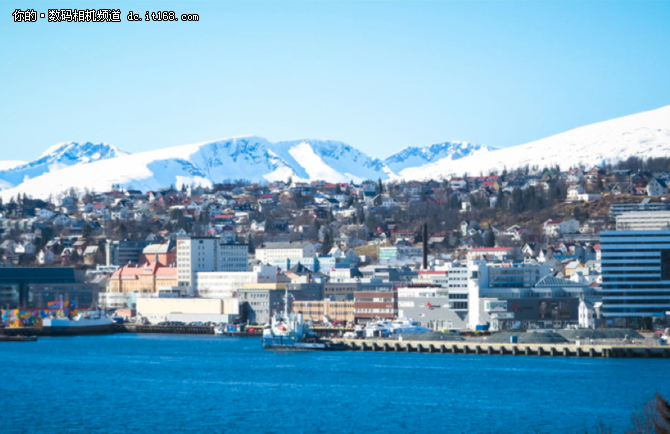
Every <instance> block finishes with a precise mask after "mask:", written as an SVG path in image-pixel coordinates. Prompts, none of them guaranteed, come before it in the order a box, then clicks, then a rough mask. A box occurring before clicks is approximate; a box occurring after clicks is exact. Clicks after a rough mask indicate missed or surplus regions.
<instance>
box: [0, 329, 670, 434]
mask: <svg viewBox="0 0 670 434" xmlns="http://www.w3.org/2000/svg"><path fill="white" fill-rule="evenodd" d="M0 367H1V369H2V370H1V371H0V372H1V374H0V433H4V434H13V433H28V432H30V433H154V432H155V433H184V432H202V433H238V432H244V433H283V434H288V433H291V434H294V433H329V434H330V433H434V432H440V433H493V432H495V433H520V432H521V433H523V432H526V433H537V432H542V433H573V432H574V433H584V432H585V428H586V429H588V432H596V429H595V428H596V425H597V424H598V423H600V422H604V423H605V425H606V426H609V427H612V428H613V432H623V431H624V430H625V429H627V428H629V427H630V420H631V415H632V413H633V412H634V411H635V408H636V406H637V407H640V406H642V405H644V403H645V402H646V401H648V400H649V399H651V398H653V396H654V392H656V391H658V392H660V393H661V394H662V395H664V396H665V397H666V398H670V377H669V375H670V363H669V362H668V361H667V360H663V359H589V358H579V359H577V358H562V357H556V358H551V357H512V356H488V355H481V356H477V355H463V354H456V355H453V354H416V353H413V354H404V353H371V352H366V353H362V352H327V353H324V352H295V353H287V352H271V351H266V350H263V349H262V348H261V342H260V339H257V338H223V337H214V336H186V335H181V336H179V335H177V336H175V335H172V336H166V335H135V334H118V335H110V336H88V337H69V338H40V340H39V341H38V342H33V343H31V342H24V343H0Z"/></svg>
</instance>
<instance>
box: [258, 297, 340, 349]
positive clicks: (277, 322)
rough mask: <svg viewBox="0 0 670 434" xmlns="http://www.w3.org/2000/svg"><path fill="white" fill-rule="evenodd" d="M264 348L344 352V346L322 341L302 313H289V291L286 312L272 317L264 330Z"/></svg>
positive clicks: (286, 298) (285, 306)
mask: <svg viewBox="0 0 670 434" xmlns="http://www.w3.org/2000/svg"><path fill="white" fill-rule="evenodd" d="M263 348H266V349H269V350H289V351H310V350H321V351H326V350H342V349H344V346H343V345H341V344H335V343H333V342H331V341H329V340H326V339H320V338H319V337H317V336H316V335H315V334H314V332H312V331H311V329H310V328H309V326H308V325H307V324H306V323H305V320H304V319H303V316H302V314H301V313H295V312H289V311H288V290H287V291H286V293H285V295H284V312H279V313H277V314H276V315H274V316H273V317H272V319H271V320H270V324H268V325H267V326H265V327H264V328H263Z"/></svg>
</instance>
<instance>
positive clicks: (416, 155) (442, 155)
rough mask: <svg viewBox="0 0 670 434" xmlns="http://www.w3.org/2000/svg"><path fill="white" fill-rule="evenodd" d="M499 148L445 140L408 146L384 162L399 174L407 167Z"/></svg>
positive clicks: (451, 159) (450, 159) (456, 158)
mask: <svg viewBox="0 0 670 434" xmlns="http://www.w3.org/2000/svg"><path fill="white" fill-rule="evenodd" d="M497 149H498V148H494V147H491V146H487V145H481V144H478V143H470V142H444V143H436V144H433V145H430V146H425V147H417V146H408V147H406V148H404V149H401V150H400V151H398V152H396V153H395V154H392V155H391V156H389V157H388V158H386V159H385V160H384V164H386V166H388V168H389V169H391V170H392V171H393V172H394V173H396V174H397V173H400V172H401V171H403V170H405V169H408V168H411V167H417V166H422V165H424V164H428V163H433V162H435V161H439V160H442V159H447V160H449V161H453V160H458V159H460V158H464V157H469V156H472V155H475V154H477V155H479V154H483V153H487V152H491V151H494V150H497Z"/></svg>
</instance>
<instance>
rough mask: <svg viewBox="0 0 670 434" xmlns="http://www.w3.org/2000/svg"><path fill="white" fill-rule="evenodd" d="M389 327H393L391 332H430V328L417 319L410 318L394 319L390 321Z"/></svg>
mask: <svg viewBox="0 0 670 434" xmlns="http://www.w3.org/2000/svg"><path fill="white" fill-rule="evenodd" d="M391 327H393V333H394V334H399V333H428V332H432V331H433V330H432V329H429V328H428V327H424V326H422V325H421V323H420V322H419V321H413V320H411V319H410V318H407V317H405V318H402V319H400V318H399V319H396V320H393V321H392V322H391Z"/></svg>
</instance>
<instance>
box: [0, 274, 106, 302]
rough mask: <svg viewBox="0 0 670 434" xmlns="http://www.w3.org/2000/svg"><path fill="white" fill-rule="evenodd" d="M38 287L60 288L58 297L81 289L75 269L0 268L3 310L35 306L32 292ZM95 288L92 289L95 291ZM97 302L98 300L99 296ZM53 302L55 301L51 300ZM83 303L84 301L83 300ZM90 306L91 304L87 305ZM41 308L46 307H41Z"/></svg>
mask: <svg viewBox="0 0 670 434" xmlns="http://www.w3.org/2000/svg"><path fill="white" fill-rule="evenodd" d="M38 285H49V286H50V287H52V288H58V289H59V291H60V292H58V296H57V297H56V300H57V299H58V297H59V296H60V295H61V294H63V295H71V294H70V293H69V292H68V291H67V290H68V288H73V290H75V289H76V288H79V285H77V281H76V279H75V274H74V269H73V268H69V267H53V268H52V267H37V268H33V267H25V268H24V267H21V268H14V267H10V268H0V306H2V307H3V308H7V307H8V308H10V309H11V308H27V307H28V305H29V304H30V305H33V306H34V305H35V301H34V300H31V291H34V290H36V289H39V288H40V286H38ZM95 288H97V286H95V287H92V286H91V287H90V291H91V292H92V291H94V290H95ZM95 300H97V295H96V298H95ZM49 301H53V300H49ZM82 301H83V300H82ZM86 306H90V302H89V303H88V304H86ZM39 307H46V305H45V306H39Z"/></svg>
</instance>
